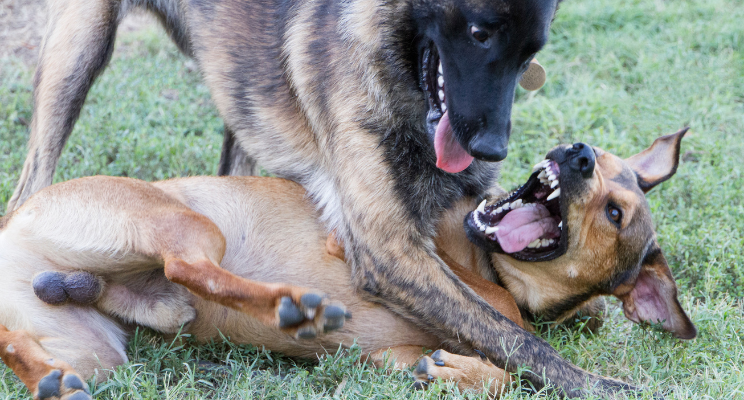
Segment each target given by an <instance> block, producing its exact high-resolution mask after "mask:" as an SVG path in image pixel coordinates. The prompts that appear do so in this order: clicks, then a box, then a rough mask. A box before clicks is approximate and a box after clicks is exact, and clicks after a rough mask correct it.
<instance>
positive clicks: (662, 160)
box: [625, 127, 690, 193]
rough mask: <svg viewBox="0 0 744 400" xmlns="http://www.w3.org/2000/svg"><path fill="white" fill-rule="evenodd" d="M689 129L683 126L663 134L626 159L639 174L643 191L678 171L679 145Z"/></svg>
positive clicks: (637, 174)
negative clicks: (647, 146)
mask: <svg viewBox="0 0 744 400" xmlns="http://www.w3.org/2000/svg"><path fill="white" fill-rule="evenodd" d="M688 129H690V128H689V127H687V128H682V129H681V130H680V131H679V132H677V133H674V134H672V135H666V136H662V137H660V138H658V139H656V140H654V144H652V145H651V147H649V148H647V149H646V150H643V151H642V152H640V153H638V154H636V155H634V156H632V157H630V158H627V159H626V160H625V162H627V163H628V164H629V165H630V168H631V169H633V171H635V173H636V176H638V185H639V186H640V187H641V190H643V193H647V192H648V191H649V190H651V189H653V187H654V186H656V185H658V184H660V183H661V182H664V181H665V180H667V179H669V178H671V177H672V175H674V173H675V172H677V165H678V164H679V146H680V144H681V143H682V138H683V137H684V136H685V133H687V130H688Z"/></svg>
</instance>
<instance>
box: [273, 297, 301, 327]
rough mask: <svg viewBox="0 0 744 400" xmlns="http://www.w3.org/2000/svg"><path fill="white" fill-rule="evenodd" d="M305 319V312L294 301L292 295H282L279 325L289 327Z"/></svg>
mask: <svg viewBox="0 0 744 400" xmlns="http://www.w3.org/2000/svg"><path fill="white" fill-rule="evenodd" d="M304 320H305V314H304V313H303V312H302V310H300V308H299V307H297V306H296V305H295V304H294V302H292V298H291V297H282V299H281V300H280V303H279V327H280V328H289V327H291V326H295V325H297V324H299V323H300V322H302V321H304Z"/></svg>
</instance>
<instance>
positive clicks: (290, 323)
mask: <svg viewBox="0 0 744 400" xmlns="http://www.w3.org/2000/svg"><path fill="white" fill-rule="evenodd" d="M350 318H351V314H350V313H349V312H348V311H346V307H344V306H343V305H342V304H339V303H330V302H329V301H328V299H327V297H326V296H323V295H321V294H318V293H313V292H310V293H304V294H301V295H299V296H298V297H296V298H293V297H290V296H284V297H282V298H281V299H280V300H279V306H278V308H277V319H278V322H279V328H281V329H282V330H284V331H285V332H288V333H290V334H292V335H293V336H294V337H295V338H297V339H314V338H316V337H317V336H318V335H320V334H323V333H325V332H331V331H335V330H337V329H341V327H343V326H344V323H345V322H346V320H347V319H350Z"/></svg>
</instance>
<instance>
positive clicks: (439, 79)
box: [437, 75, 444, 87]
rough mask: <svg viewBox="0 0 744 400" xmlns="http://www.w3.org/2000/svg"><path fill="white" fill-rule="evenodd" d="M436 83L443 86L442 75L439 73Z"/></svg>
mask: <svg viewBox="0 0 744 400" xmlns="http://www.w3.org/2000/svg"><path fill="white" fill-rule="evenodd" d="M437 83H438V84H439V87H442V86H444V77H443V76H442V75H439V78H437Z"/></svg>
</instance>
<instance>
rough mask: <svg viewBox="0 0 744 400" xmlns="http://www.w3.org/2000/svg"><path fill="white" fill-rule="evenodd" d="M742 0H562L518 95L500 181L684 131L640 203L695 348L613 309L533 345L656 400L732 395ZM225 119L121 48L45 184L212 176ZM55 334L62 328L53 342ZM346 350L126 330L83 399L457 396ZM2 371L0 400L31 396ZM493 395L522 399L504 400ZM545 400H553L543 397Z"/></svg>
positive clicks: (739, 331) (138, 47)
mask: <svg viewBox="0 0 744 400" xmlns="http://www.w3.org/2000/svg"><path fill="white" fill-rule="evenodd" d="M743 20H744V4H742V2H741V1H740V0H686V1H685V0H678V1H662V0H643V1H641V0H629V1H624V2H618V1H612V0H566V1H564V3H563V4H562V5H561V10H560V11H559V13H558V16H557V18H556V20H555V23H554V25H553V28H552V33H551V38H550V42H549V44H548V45H547V46H546V48H545V49H544V50H543V51H542V52H541V53H540V54H539V55H538V58H539V60H540V62H541V63H542V64H543V65H544V66H545V67H546V69H547V71H548V82H547V84H546V85H545V87H544V88H543V89H541V90H540V91H538V92H533V93H527V92H524V91H521V89H520V92H519V93H518V95H517V99H516V104H515V107H514V115H513V125H514V131H513V133H512V139H511V143H510V153H509V158H508V159H507V161H506V162H505V163H504V174H503V177H502V182H503V185H504V186H506V187H508V188H510V187H511V186H513V185H515V184H517V183H518V182H521V181H523V180H524V179H525V177H526V176H527V174H528V172H529V169H530V167H531V166H532V165H533V164H534V163H535V162H537V161H538V160H540V159H541V158H542V156H543V155H544V154H545V152H546V151H547V150H548V149H549V148H551V147H552V146H554V145H556V144H558V143H570V142H574V141H584V142H587V143H590V144H593V145H597V146H599V147H602V148H605V149H606V150H609V151H612V152H614V153H616V154H619V155H625V156H630V155H632V154H635V153H636V152H638V151H639V150H641V149H643V148H645V147H646V146H647V145H649V144H650V143H651V142H652V141H653V139H654V138H656V137H657V136H659V135H662V134H665V133H671V132H674V131H676V130H677V129H679V128H681V127H683V126H687V125H689V126H690V127H691V128H692V129H691V131H690V134H688V136H687V137H686V138H685V140H684V142H683V144H682V153H683V156H682V162H681V164H680V167H679V170H678V171H677V175H676V176H675V177H674V178H673V179H672V180H670V181H668V182H666V183H664V184H663V185H661V186H660V187H659V188H656V189H655V190H654V191H653V192H651V193H650V194H649V197H648V198H649V202H650V205H651V208H652V212H653V216H654V218H655V220H656V225H657V229H658V236H659V241H660V243H661V246H662V248H663V249H664V252H665V254H666V256H667V259H668V260H669V263H670V266H671V268H672V271H673V272H674V275H675V277H676V278H677V283H678V285H679V287H680V293H681V296H680V297H681V302H682V304H683V307H684V308H685V310H687V311H688V313H689V315H690V317H691V318H692V320H693V322H694V323H695V324H696V325H697V327H698V330H699V334H698V338H697V339H695V340H692V341H686V342H682V341H678V340H675V339H673V338H671V337H669V336H668V335H665V334H662V333H658V332H656V331H653V330H649V329H644V328H641V327H638V326H636V325H633V324H631V323H630V322H628V321H627V320H625V318H624V317H623V315H622V311H621V310H620V308H619V307H618V304H617V303H616V302H610V305H609V307H608V312H607V315H606V321H605V325H604V327H603V328H602V329H601V330H600V331H599V332H598V333H597V334H593V335H592V334H586V333H581V332H580V331H578V330H576V329H567V328H558V329H553V330H548V331H546V332H544V333H542V335H543V337H545V338H546V339H547V340H549V341H550V342H551V344H553V346H555V347H556V348H557V349H558V350H559V351H560V352H561V354H562V355H563V356H564V357H566V358H567V359H569V360H571V361H572V362H574V363H576V364H578V365H579V366H581V367H583V368H586V369H588V370H591V371H593V372H596V373H599V374H602V375H607V376H612V377H616V378H619V379H622V380H624V381H627V382H632V383H634V384H637V385H640V386H643V387H646V388H648V389H649V392H647V393H646V394H644V398H651V392H652V391H657V392H659V393H663V394H665V395H666V398H669V399H692V398H694V399H706V398H707V399H735V398H740V399H744V373H743V371H742V369H744V344H743V343H742V337H743V336H744V315H743V314H744V201H743V200H742V198H743V197H744V189H742V188H743V187H744V167H742V160H743V159H744V24H742V21H743ZM32 73H33V71H32V70H30V69H29V68H28V67H27V66H26V65H25V64H23V63H22V62H21V61H19V60H15V59H10V58H6V59H2V60H0V215H1V214H2V213H3V212H4V207H5V204H6V203H7V201H8V199H9V198H10V195H11V193H12V190H13V188H14V187H15V184H16V182H17V179H18V176H19V174H20V169H21V166H22V163H23V159H24V157H25V143H26V140H27V138H28V131H29V128H28V124H29V122H30V120H31V113H32V109H31V96H32V86H31V80H32ZM221 143H222V122H221V119H220V118H219V116H218V114H217V112H216V110H215V108H214V105H213V104H212V102H211V100H210V97H209V93H208V90H207V88H206V87H205V85H204V84H203V83H201V80H200V76H199V72H198V71H195V69H194V66H193V64H192V63H190V62H188V61H187V59H186V58H184V57H183V56H181V55H180V54H179V53H178V52H177V50H176V49H175V46H174V45H173V44H172V43H170V42H169V41H168V39H167V38H166V37H165V35H164V34H163V33H162V32H161V31H160V30H159V29H145V30H142V31H137V32H135V33H129V34H126V35H122V36H121V37H120V38H119V40H118V42H117V48H116V51H115V54H114V58H113V61H112V63H111V65H110V67H109V68H108V69H107V70H106V72H105V73H104V74H103V75H102V76H101V77H100V78H99V79H98V81H97V82H96V84H95V85H94V87H93V89H92V91H91V92H90V95H89V96H88V100H87V103H86V105H85V107H84V108H83V111H82V114H81V117H80V120H79V122H78V123H77V126H76V128H75V131H74V132H73V134H72V138H71V140H70V141H69V143H68V144H67V147H66V148H65V151H64V152H63V155H62V158H61V161H60V163H59V168H58V170H57V175H56V178H55V180H56V181H63V180H67V179H71V178H76V177H80V176H87V175H94V174H106V175H118V176H130V177H137V178H141V179H146V180H156V179H163V178H169V177H176V176H186V175H200V174H214V173H215V172H216V167H217V161H218V159H219V151H220V146H221ZM62 329H63V328H62ZM357 355H358V354H357V350H356V349H352V350H351V351H350V352H341V353H339V354H331V355H328V356H324V357H321V359H320V360H319V361H299V360H292V359H288V358H286V357H283V356H281V355H280V354H276V353H270V352H268V351H263V350H262V349H257V348H255V347H251V346H236V345H232V344H229V343H214V344H208V345H196V344H194V343H193V342H192V341H191V339H190V338H185V340H182V341H167V340H164V339H162V338H161V337H159V336H157V335H154V334H152V333H151V332H147V331H145V332H140V333H138V334H137V335H136V337H135V338H134V339H133V340H132V341H131V343H130V347H129V356H130V360H131V361H130V363H129V364H127V365H124V366H122V367H120V368H118V369H117V370H116V371H115V374H114V378H113V379H111V380H110V381H108V382H106V383H104V384H100V385H97V386H94V388H93V389H94V392H95V393H96V397H97V398H98V399H161V398H167V399H182V398H183V399H187V398H188V399H191V398H215V399H240V398H293V399H312V398H321V397H338V398H401V397H405V398H458V397H461V396H468V397H474V398H477V397H478V396H476V395H473V394H460V393H458V392H457V390H456V389H455V388H453V387H452V386H451V385H447V384H442V385H433V387H431V388H430V390H428V391H424V392H417V391H414V390H413V389H411V388H410V385H411V379H410V375H409V374H408V373H407V372H405V371H402V372H393V373H390V372H384V371H379V370H376V369H374V368H373V367H367V366H360V365H357V364H355V363H354V360H355V359H356V357H357ZM28 396H29V394H28V392H27V391H26V390H25V388H24V387H23V385H21V384H20V382H19V381H18V380H17V379H16V378H15V377H14V375H13V374H12V372H11V371H10V370H9V369H7V368H5V367H4V366H2V364H0V399H17V398H28ZM504 398H509V399H511V398H532V397H531V395H529V394H528V393H526V392H519V391H514V392H511V393H508V394H506V395H505V396H504ZM545 398H553V396H545Z"/></svg>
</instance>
